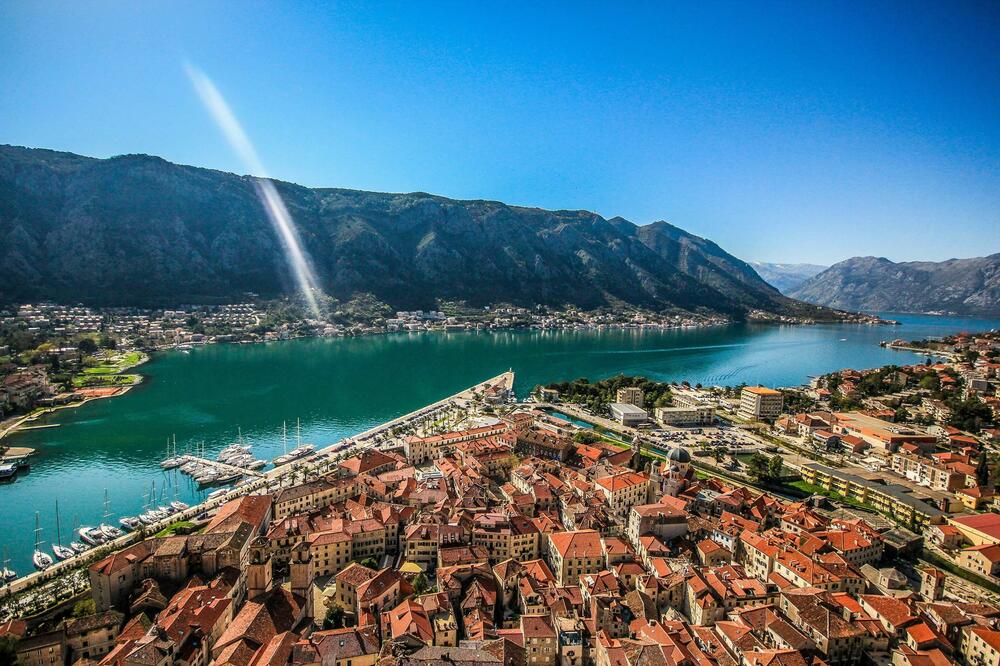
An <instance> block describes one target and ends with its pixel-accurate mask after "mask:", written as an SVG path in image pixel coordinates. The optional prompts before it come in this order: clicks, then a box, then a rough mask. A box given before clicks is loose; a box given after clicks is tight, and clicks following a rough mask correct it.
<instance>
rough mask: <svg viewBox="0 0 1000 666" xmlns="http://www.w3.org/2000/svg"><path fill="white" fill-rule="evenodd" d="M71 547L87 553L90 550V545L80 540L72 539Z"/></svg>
mask: <svg viewBox="0 0 1000 666" xmlns="http://www.w3.org/2000/svg"><path fill="white" fill-rule="evenodd" d="M69 547H70V548H72V549H73V550H75V551H76V552H78V553H86V552H87V551H88V550H90V546H88V545H87V544H85V543H80V542H79V541H70V542H69Z"/></svg>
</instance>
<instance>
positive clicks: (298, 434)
mask: <svg viewBox="0 0 1000 666" xmlns="http://www.w3.org/2000/svg"><path fill="white" fill-rule="evenodd" d="M295 446H296V448H297V447H300V446H302V422H301V421H300V420H299V417H297V416H296V417H295Z"/></svg>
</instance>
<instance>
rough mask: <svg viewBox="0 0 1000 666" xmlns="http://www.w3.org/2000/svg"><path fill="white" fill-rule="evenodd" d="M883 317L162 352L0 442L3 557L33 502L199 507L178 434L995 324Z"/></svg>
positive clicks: (807, 359) (763, 377)
mask: <svg viewBox="0 0 1000 666" xmlns="http://www.w3.org/2000/svg"><path fill="white" fill-rule="evenodd" d="M885 316H888V317H891V318H894V319H897V320H900V321H901V322H902V323H903V325H902V326H898V327H886V326H862V325H816V326H774V325H753V324H738V325H730V326H719V327H712V328H700V329H684V330H671V331H622V330H607V331H524V332H509V331H501V332H493V333H422V334H398V335H397V334H392V335H381V336H372V337H363V338H335V339H305V340H294V341H288V342H278V343H270V344H256V345H225V344H222V345H212V346H206V347H199V348H195V349H194V350H193V351H192V352H191V353H190V354H181V353H177V352H165V353H160V354H157V355H155V356H154V357H153V359H152V360H151V361H150V362H149V363H147V364H145V365H143V366H142V367H141V368H140V371H141V372H142V374H143V375H145V381H144V382H143V383H142V384H141V385H139V386H138V387H136V388H134V389H133V390H131V391H129V392H128V393H127V394H126V395H124V396H121V397H119V398H113V399H109V400H98V401H95V402H92V403H89V404H87V405H85V406H83V407H81V408H79V409H74V410H65V411H62V412H58V413H56V414H53V415H52V416H50V417H46V418H45V419H42V420H40V421H38V422H37V424H39V425H42V424H59V427H57V428H46V429H36V430H30V431H26V432H22V433H18V434H16V435H14V436H13V437H12V438H11V439H10V440H9V442H8V443H10V444H13V445H18V446H30V447H33V448H35V449H37V451H38V452H37V454H36V456H35V457H34V458H33V461H32V468H31V471H30V472H28V473H27V474H22V475H20V476H18V478H17V480H16V481H15V482H13V483H7V484H2V485H0V535H2V536H0V544H2V545H6V546H7V547H8V548H9V551H10V557H11V565H12V567H13V568H15V569H16V570H17V571H18V572H19V573H27V572H28V571H29V570H30V569H31V552H32V548H33V543H34V534H33V528H34V512H35V511H39V512H40V513H41V527H42V529H43V538H44V539H45V540H46V541H47V542H51V541H53V540H55V535H56V525H55V502H56V501H57V500H58V501H59V504H60V515H61V521H62V525H61V530H60V532H61V534H62V536H63V541H64V542H65V541H66V540H67V539H66V537H67V535H68V534H69V533H70V531H71V528H72V527H73V525H74V524H82V525H94V524H97V523H99V522H101V519H102V515H103V513H104V505H103V499H104V490H105V489H107V490H108V493H109V499H110V509H111V512H112V514H113V515H112V517H113V522H114V523H117V518H118V517H119V516H122V515H135V514H136V513H139V512H140V510H141V507H142V505H143V504H144V502H145V501H146V499H145V498H144V494H148V493H149V491H150V488H151V487H152V485H153V484H154V483H155V486H156V494H157V503H159V504H162V503H163V502H162V501H159V500H160V499H161V498H162V499H166V500H167V502H169V500H172V499H173V498H174V495H175V493H176V495H177V497H178V498H179V499H181V500H182V501H184V502H187V503H189V504H193V503H195V502H197V501H200V500H201V499H203V498H204V497H205V494H206V492H205V491H203V490H198V488H197V487H196V486H194V485H193V484H192V482H191V481H190V480H189V479H188V478H187V477H184V476H179V475H178V476H177V477H176V479H175V476H174V475H173V474H165V473H164V472H163V471H162V470H161V469H160V466H159V462H160V460H162V459H163V458H164V457H165V455H166V445H167V440H168V439H169V438H171V437H172V436H176V438H177V444H178V450H179V451H180V452H182V453H183V452H184V450H185V449H191V450H194V449H195V448H196V447H200V446H201V445H202V443H203V444H204V448H205V450H206V451H207V452H208V453H209V454H214V453H215V452H217V451H219V450H220V449H222V448H223V447H225V446H226V445H228V444H230V443H232V442H234V441H235V440H236V437H237V428H239V429H241V431H242V436H243V440H244V442H245V443H247V444H250V445H252V446H253V453H254V455H255V457H257V458H262V459H265V460H270V459H272V458H274V457H275V456H277V455H280V454H281V453H282V450H283V444H282V439H281V432H282V422H283V421H285V422H287V423H288V425H289V428H288V431H289V442H288V446H289V448H291V447H294V446H295V427H294V424H295V421H296V419H297V418H299V419H301V423H302V442H303V443H306V442H308V443H313V444H316V445H317V446H325V445H328V444H330V443H332V442H334V441H336V440H337V439H340V438H342V437H345V436H348V435H352V434H355V433H358V432H361V431H363V430H366V429H368V428H370V427H372V426H374V425H376V424H378V423H381V422H383V421H387V420H390V419H392V418H394V417H396V416H399V415H401V414H405V413H407V412H410V411H412V410H413V409H416V408H418V407H420V406H422V405H425V404H428V403H431V402H434V401H436V400H438V399H440V398H442V397H444V396H447V395H450V394H452V393H454V392H455V391H457V390H460V389H461V388H463V387H466V386H469V385H471V384H474V383H476V382H478V381H481V380H482V379H483V378H485V377H491V376H495V375H497V374H499V373H501V372H503V371H504V370H507V369H508V368H513V369H514V371H515V372H516V373H517V385H516V387H515V388H516V390H517V392H518V395H519V396H524V395H525V394H526V393H527V392H528V391H530V390H531V389H532V388H533V387H534V386H535V385H536V384H544V383H549V382H552V381H561V380H570V379H575V378H577V377H589V378H591V379H599V378H602V377H608V376H611V375H614V374H618V373H625V374H635V375H645V376H647V377H650V378H652V379H657V380H663V381H674V380H676V381H682V380H687V381H689V382H691V383H702V384H705V385H712V384H723V385H725V384H729V385H733V384H739V383H741V382H747V383H762V384H765V385H769V386H791V385H797V384H802V383H804V382H807V381H808V379H809V377H810V376H814V375H818V374H823V373H825V372H830V371H832V370H837V369H840V368H844V367H855V368H863V367H874V366H879V365H884V364H888V363H898V364H907V363H913V362H915V361H918V360H921V359H922V358H923V356H918V355H916V354H913V353H911V352H899V351H892V350H888V349H884V348H882V347H880V346H879V342H880V341H881V340H891V339H894V338H904V339H916V338H923V337H926V336H940V335H946V334H949V333H955V332H958V331H963V330H968V331H977V330H988V329H991V328H997V327H1000V321H998V320H986V319H965V318H946V317H929V316H918V315H892V314H888V315H885ZM48 545H49V544H46V548H48Z"/></svg>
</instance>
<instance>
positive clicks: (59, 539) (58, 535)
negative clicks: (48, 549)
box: [56, 500, 62, 546]
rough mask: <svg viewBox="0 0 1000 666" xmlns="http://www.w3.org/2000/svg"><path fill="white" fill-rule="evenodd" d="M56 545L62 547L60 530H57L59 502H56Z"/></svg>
mask: <svg viewBox="0 0 1000 666" xmlns="http://www.w3.org/2000/svg"><path fill="white" fill-rule="evenodd" d="M56 543H57V544H59V545H60V546H61V545H62V530H61V529H59V500H56Z"/></svg>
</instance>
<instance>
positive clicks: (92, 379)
mask: <svg viewBox="0 0 1000 666" xmlns="http://www.w3.org/2000/svg"><path fill="white" fill-rule="evenodd" d="M145 360H146V355H145V354H143V353H142V352H137V351H133V352H126V353H121V354H114V355H112V356H110V357H108V358H105V359H101V363H99V364H98V365H93V366H90V367H88V368H84V369H83V371H81V372H80V374H78V375H75V376H74V377H73V386H76V387H77V388H82V387H93V386H131V385H132V384H135V383H136V382H137V381H138V380H139V378H140V377H139V375H136V374H122V373H123V372H124V371H125V370H127V369H128V368H131V367H133V366H135V365H138V364H140V363H142V362H143V361H145Z"/></svg>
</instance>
